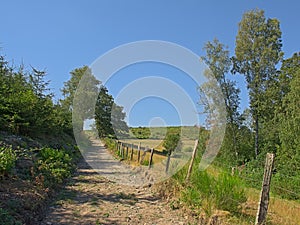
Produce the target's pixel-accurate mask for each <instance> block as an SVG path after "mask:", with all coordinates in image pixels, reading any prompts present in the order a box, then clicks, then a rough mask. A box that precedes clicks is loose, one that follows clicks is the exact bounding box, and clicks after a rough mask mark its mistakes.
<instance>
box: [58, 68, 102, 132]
mask: <svg viewBox="0 0 300 225" xmlns="http://www.w3.org/2000/svg"><path fill="white" fill-rule="evenodd" d="M70 74H71V78H70V80H68V81H67V82H65V83H64V87H63V88H62V93H63V95H64V99H63V100H61V104H62V106H63V107H65V108H66V109H67V110H69V111H70V112H72V113H73V124H74V128H75V130H76V132H81V131H82V130H83V124H84V120H86V119H92V118H93V117H94V115H93V112H94V111H93V109H92V108H91V107H90V105H92V104H89V103H92V102H94V101H95V100H96V98H97V95H98V92H99V84H100V81H98V80H97V79H96V78H95V77H94V75H93V74H92V71H91V69H90V68H88V67H87V66H83V67H81V68H77V69H75V70H73V71H71V73H70ZM79 82H80V89H78V85H79ZM74 108H76V110H73V109H74Z"/></svg>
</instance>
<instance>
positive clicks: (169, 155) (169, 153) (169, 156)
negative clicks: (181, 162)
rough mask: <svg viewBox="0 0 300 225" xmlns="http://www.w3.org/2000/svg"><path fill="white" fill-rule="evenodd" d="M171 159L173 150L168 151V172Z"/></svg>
mask: <svg viewBox="0 0 300 225" xmlns="http://www.w3.org/2000/svg"><path fill="white" fill-rule="evenodd" d="M170 160H171V152H170V151H169V152H168V158H167V163H166V173H168V171H169V166H170Z"/></svg>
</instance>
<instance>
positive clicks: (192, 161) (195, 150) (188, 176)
mask: <svg viewBox="0 0 300 225" xmlns="http://www.w3.org/2000/svg"><path fill="white" fill-rule="evenodd" d="M197 146H198V139H197V140H196V141H195V145H194V149H193V155H192V159H191V162H190V166H189V169H188V172H187V175H186V181H189V179H190V177H191V173H192V169H193V164H194V160H195V157H196V153H197Z"/></svg>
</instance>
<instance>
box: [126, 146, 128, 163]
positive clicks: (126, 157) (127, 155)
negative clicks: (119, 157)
mask: <svg viewBox="0 0 300 225" xmlns="http://www.w3.org/2000/svg"><path fill="white" fill-rule="evenodd" d="M127 159H128V144H127V145H126V160H127Z"/></svg>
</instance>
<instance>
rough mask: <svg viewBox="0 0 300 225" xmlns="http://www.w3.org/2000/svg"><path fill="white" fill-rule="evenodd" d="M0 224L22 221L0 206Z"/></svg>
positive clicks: (15, 224) (13, 223)
mask: <svg viewBox="0 0 300 225" xmlns="http://www.w3.org/2000/svg"><path fill="white" fill-rule="evenodd" d="M0 224H3V225H22V222H21V221H18V220H16V219H15V218H14V217H13V216H11V215H10V214H9V213H8V211H6V210H5V209H2V208H0Z"/></svg>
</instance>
